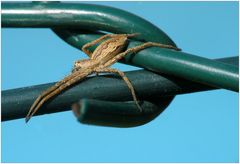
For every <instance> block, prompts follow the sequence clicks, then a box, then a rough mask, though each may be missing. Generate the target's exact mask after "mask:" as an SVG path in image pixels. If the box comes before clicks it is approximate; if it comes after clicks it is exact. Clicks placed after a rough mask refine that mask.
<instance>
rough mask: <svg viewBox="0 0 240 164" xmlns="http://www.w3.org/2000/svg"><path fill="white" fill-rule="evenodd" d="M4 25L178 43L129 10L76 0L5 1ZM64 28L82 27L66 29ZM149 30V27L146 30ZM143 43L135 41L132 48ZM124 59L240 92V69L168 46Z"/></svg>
mask: <svg viewBox="0 0 240 164" xmlns="http://www.w3.org/2000/svg"><path fill="white" fill-rule="evenodd" d="M2 26H3V27H49V28H57V29H55V32H56V33H57V34H58V35H59V36H60V37H61V38H63V39H64V40H65V41H67V42H68V43H70V44H71V45H73V46H75V47H77V48H79V49H80V48H81V47H82V45H83V44H85V43H87V42H89V41H91V40H93V39H96V38H97V37H99V36H100V35H94V33H92V34H91V32H88V34H82V33H83V30H80V29H88V30H92V31H96V30H102V31H108V32H113V33H136V32H137V33H140V35H139V36H138V37H137V39H138V40H142V41H153V42H159V43H163V44H171V45H175V44H174V43H173V41H172V40H171V39H170V38H169V37H168V36H167V35H166V34H165V33H164V32H162V31H161V30H160V29H159V28H158V27H156V26H154V25H153V24H151V23H150V22H148V21H146V20H144V19H142V18H140V17H138V16H136V15H134V14H131V13H129V12H126V11H123V10H119V9H116V8H112V7H106V6H100V5H89V4H76V3H58V2H57V3H2ZM64 28H68V29H78V30H77V31H76V30H75V31H73V30H68V31H63V29H64ZM146 29H147V30H146ZM140 43H141V42H137V41H135V42H131V43H130V45H129V47H133V46H135V45H138V44H140ZM122 62H124V63H127V64H131V65H136V66H140V67H143V68H146V69H149V70H152V71H155V72H162V73H165V74H169V75H174V76H176V77H181V78H184V79H187V80H191V81H194V82H199V83H202V84H206V85H209V86H214V87H218V88H224V89H229V90H232V91H238V90H239V88H238V83H239V80H238V79H239V72H238V68H237V67H235V66H232V65H226V64H223V63H220V62H216V61H213V60H210V59H206V58H203V57H199V56H195V55H191V54H187V53H183V52H176V51H173V50H168V49H160V48H149V49H146V50H143V51H141V52H140V53H138V54H136V55H135V56H134V57H133V56H130V55H129V56H127V57H126V58H125V60H123V61H122Z"/></svg>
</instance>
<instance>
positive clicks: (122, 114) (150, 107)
mask: <svg viewBox="0 0 240 164" xmlns="http://www.w3.org/2000/svg"><path fill="white" fill-rule="evenodd" d="M173 98H174V97H160V98H158V99H156V98H155V101H154V100H151V102H148V101H143V102H141V106H142V109H143V111H142V112H140V111H139V109H138V108H137V106H136V104H135V102H132V101H130V102H112V101H102V100H93V99H82V100H80V101H79V102H78V103H75V104H74V105H73V111H74V114H75V116H76V117H77V119H78V121H79V122H81V123H84V124H91V125H100V126H111V127H119V128H129V127H135V126H140V125H143V124H146V123H148V122H150V121H152V120H153V119H154V118H156V117H157V116H158V115H159V114H160V113H161V112H162V111H163V110H164V109H166V108H167V106H168V105H169V104H170V103H171V102H172V100H173Z"/></svg>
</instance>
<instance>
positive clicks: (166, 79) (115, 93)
mask: <svg viewBox="0 0 240 164" xmlns="http://www.w3.org/2000/svg"><path fill="white" fill-rule="evenodd" d="M237 59H238V57H231V58H222V59H217V61H220V62H222V63H225V64H229V65H235V66H236V67H237V66H238V62H236V61H238V60H237ZM126 76H127V77H128V78H129V79H130V81H131V82H132V84H133V86H134V88H135V90H136V92H137V96H138V98H139V100H145V101H153V100H156V98H159V99H158V100H159V102H160V103H162V105H163V104H164V102H161V101H160V100H163V98H165V100H166V101H168V100H169V101H170V100H172V97H173V96H175V95H177V94H186V93H193V92H199V91H206V90H212V89H216V88H213V87H209V86H206V85H201V84H199V83H194V82H191V81H187V80H184V79H181V78H173V77H170V76H166V75H164V76H162V75H160V74H157V73H154V72H151V71H147V70H140V71H130V72H126ZM52 85H54V83H49V84H42V85H36V86H30V87H24V88H17V89H10V90H5V91H2V92H1V94H2V99H1V101H2V113H1V114H2V121H7V120H13V119H19V118H24V117H25V116H26V114H27V112H28V110H29V109H30V106H31V105H32V103H33V102H34V100H35V99H36V98H37V97H38V96H39V94H41V93H42V92H43V91H44V90H46V89H47V88H49V87H50V86H52ZM92 93H94V94H92ZM106 93H108V94H106ZM82 98H88V99H97V100H101V101H114V102H116V101H121V102H124V101H132V96H131V93H130V91H129V90H128V88H127V86H126V84H125V83H124V82H123V80H122V79H121V78H118V77H116V76H106V75H105V76H97V77H94V78H93V77H88V78H86V80H84V81H82V82H81V83H79V84H77V85H74V86H72V87H71V88H69V89H68V90H66V91H65V92H63V93H61V94H60V95H58V96H56V97H54V98H53V99H52V100H50V101H48V102H47V103H46V104H45V105H44V106H43V107H42V108H41V109H40V110H39V112H37V113H36V115H42V114H48V113H54V112H62V111H66V110H70V107H71V105H72V104H73V103H76V102H78V101H79V100H80V99H82ZM160 106H161V105H160ZM130 109H131V110H132V107H130ZM144 109H145V108H144ZM113 110H115V109H113ZM145 110H148V109H145ZM109 112H110V113H112V112H113V111H109ZM84 118H85V117H84ZM86 119H87V118H86ZM87 120H88V119H87Z"/></svg>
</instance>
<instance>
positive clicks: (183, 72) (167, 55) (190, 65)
mask: <svg viewBox="0 0 240 164" xmlns="http://www.w3.org/2000/svg"><path fill="white" fill-rule="evenodd" d="M54 32H55V33H56V34H57V35H58V36H59V37H60V38H62V39H63V40H64V41H66V42H67V43H69V44H70V45H72V46H74V47H76V48H78V49H80V50H81V47H82V46H83V45H84V44H86V43H88V42H90V41H92V40H95V39H97V38H99V37H100V36H102V35H103V34H102V33H99V32H97V33H96V32H90V31H87V32H86V31H85V32H84V31H81V30H75V31H73V30H58V29H55V30H54ZM139 44H142V43H141V42H139V41H133V40H132V41H131V42H130V44H129V47H128V48H131V47H134V46H136V45H139ZM95 48H96V46H95V47H92V48H91V51H94V49H95ZM120 62H122V63H125V64H130V65H135V66H140V67H144V68H146V69H148V70H152V71H154V72H161V73H164V74H169V75H173V76H176V77H181V78H184V79H187V80H190V81H194V82H198V83H202V84H205V85H209V86H213V87H217V88H224V89H229V90H232V91H236V92H238V91H239V88H238V83H239V72H238V67H236V66H233V65H229V64H224V63H221V62H218V61H214V60H211V59H207V58H203V57H200V56H195V55H192V54H188V53H184V52H180V51H174V50H169V49H161V48H158V47H154V48H148V49H145V50H142V51H140V52H139V53H137V54H134V55H128V56H126V57H125V58H124V59H123V60H121V61H120Z"/></svg>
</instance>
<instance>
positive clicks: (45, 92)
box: [26, 74, 73, 117]
mask: <svg viewBox="0 0 240 164" xmlns="http://www.w3.org/2000/svg"><path fill="white" fill-rule="evenodd" d="M72 77H73V74H71V75H69V76H67V77H65V78H64V79H63V80H61V81H59V82H57V83H56V84H55V85H54V86H52V87H50V88H49V89H47V90H46V91H44V92H43V93H42V94H41V95H40V96H38V98H37V99H36V100H35V101H34V103H33V104H32V106H31V108H30V110H29V111H28V114H27V116H26V117H28V116H29V115H30V113H31V112H32V110H33V108H34V107H35V106H36V105H37V104H38V103H39V101H40V100H41V99H42V98H43V97H44V96H46V95H48V94H49V93H51V92H53V91H54V90H56V89H57V88H58V87H59V86H60V85H62V84H63V83H65V82H66V81H67V80H68V79H70V78H72Z"/></svg>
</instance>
